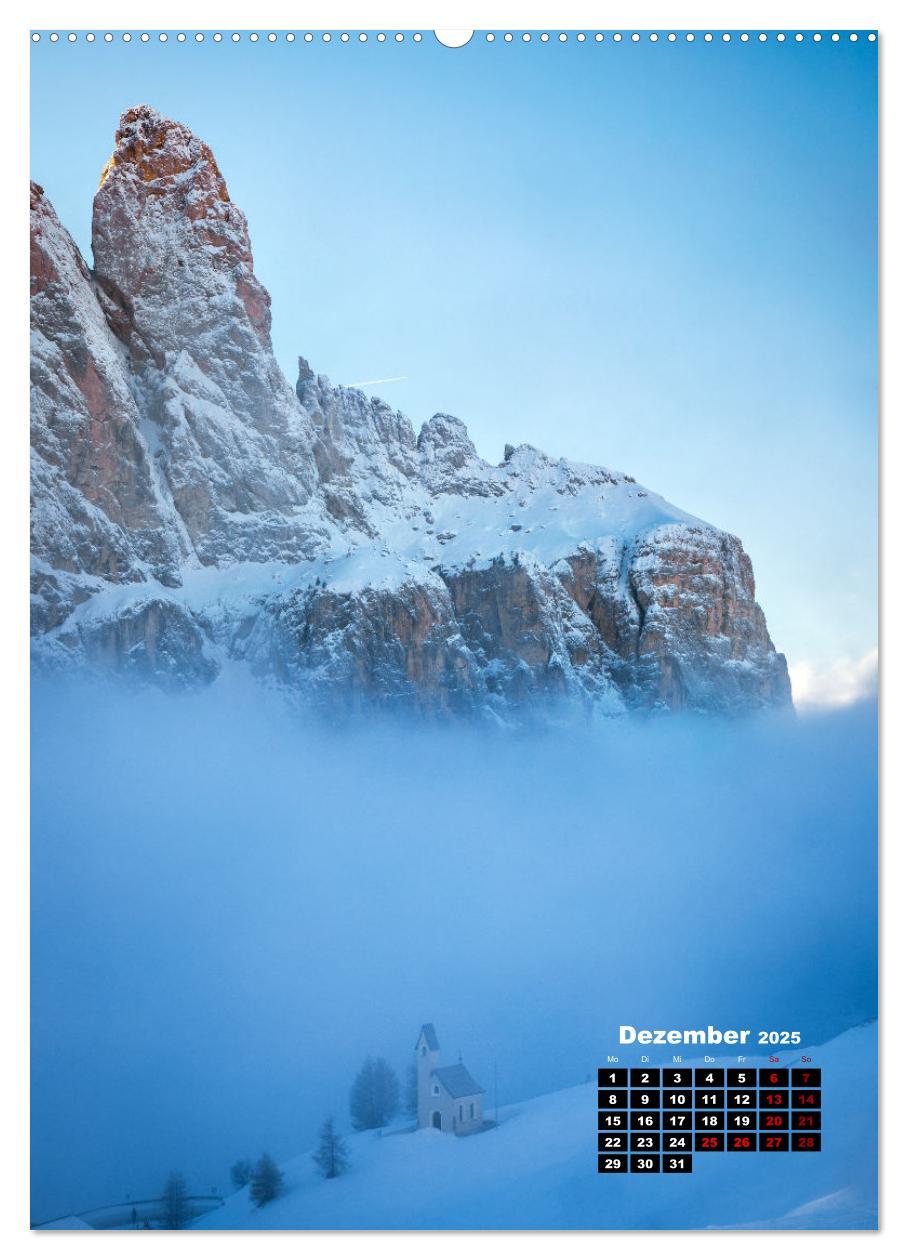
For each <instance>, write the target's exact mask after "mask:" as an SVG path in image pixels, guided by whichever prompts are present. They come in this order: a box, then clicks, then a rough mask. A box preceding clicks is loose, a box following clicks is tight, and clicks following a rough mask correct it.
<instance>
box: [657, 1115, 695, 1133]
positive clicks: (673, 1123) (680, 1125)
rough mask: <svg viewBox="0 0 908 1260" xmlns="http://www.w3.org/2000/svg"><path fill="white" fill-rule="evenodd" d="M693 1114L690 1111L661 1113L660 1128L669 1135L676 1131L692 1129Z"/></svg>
mask: <svg viewBox="0 0 908 1260" xmlns="http://www.w3.org/2000/svg"><path fill="white" fill-rule="evenodd" d="M692 1121H693V1112H690V1111H663V1113H662V1128H663V1129H665V1130H667V1132H669V1133H674V1132H675V1131H676V1130H678V1129H690V1128H692V1127H693V1124H692Z"/></svg>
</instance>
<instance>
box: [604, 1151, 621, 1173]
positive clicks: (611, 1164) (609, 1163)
mask: <svg viewBox="0 0 908 1260" xmlns="http://www.w3.org/2000/svg"><path fill="white" fill-rule="evenodd" d="M599 1171H600V1172H601V1173H626V1172H627V1156H626V1155H600V1156H599Z"/></svg>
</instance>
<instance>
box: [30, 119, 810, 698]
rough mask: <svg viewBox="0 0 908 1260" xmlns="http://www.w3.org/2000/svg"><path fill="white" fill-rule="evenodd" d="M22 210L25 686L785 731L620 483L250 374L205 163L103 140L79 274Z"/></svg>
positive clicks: (694, 534) (709, 536) (678, 544)
mask: <svg viewBox="0 0 908 1260" xmlns="http://www.w3.org/2000/svg"><path fill="white" fill-rule="evenodd" d="M31 206H32V231H33V236H32V330H33V340H32V496H33V511H32V552H33V574H34V583H33V628H34V634H35V637H36V648H35V660H36V661H38V662H40V663H42V664H44V665H47V666H50V667H56V668H60V669H66V668H77V669H83V668H87V669H91V670H101V671H103V672H105V673H107V672H115V673H119V674H121V675H125V676H128V677H130V678H135V679H137V680H141V681H144V682H148V681H151V682H153V683H155V684H157V685H162V686H182V685H196V684H199V685H200V684H204V683H207V682H210V681H211V680H212V679H213V678H214V677H215V676H216V675H217V674H218V672H219V671H220V670H221V669H223V668H224V666H225V665H227V664H228V663H231V665H232V666H233V667H240V666H242V667H245V668H247V669H248V670H249V671H251V673H252V674H253V675H255V676H257V677H259V678H261V679H262V680H263V681H265V682H266V683H267V684H268V685H271V686H279V687H281V688H282V689H284V690H285V691H286V693H287V694H288V695H289V696H291V697H293V698H294V699H295V700H297V701H298V702H299V703H300V704H302V705H304V706H305V705H310V706H311V705H318V706H325V707H327V708H328V709H329V710H330V712H331V713H332V715H333V714H335V713H336V712H337V710H338V707H340V708H342V709H346V710H347V711H355V710H358V709H361V708H362V707H363V706H364V705H366V704H367V703H368V704H373V703H374V704H377V705H379V706H392V705H393V706H395V707H397V706H400V705H405V706H407V707H410V708H415V709H416V710H418V711H421V712H426V713H433V714H439V713H448V714H450V713H454V712H457V713H469V714H491V715H494V718H495V720H496V721H497V720H501V719H504V720H511V718H512V717H513V716H514V715H515V714H516V712H517V711H518V710H520V709H523V708H527V707H529V706H530V705H538V704H541V705H542V706H544V707H545V706H551V705H557V706H561V705H563V704H565V703H570V704H579V705H581V706H583V707H585V708H587V709H590V710H595V711H598V712H606V713H616V712H622V711H624V710H626V709H629V708H644V709H646V708H649V709H652V708H663V709H682V708H697V709H707V710H718V711H723V712H737V711H740V710H746V709H753V708H758V707H761V706H763V705H773V704H782V705H784V704H787V703H789V702H790V692H789V686H788V676H787V671H786V666H785V659H784V657H782V656H780V655H779V654H778V653H777V652H776V651H775V649H774V647H773V645H772V642H771V640H770V638H769V635H768V633H767V630H766V625H765V621H764V619H763V614H762V612H761V611H760V609H759V606H758V605H757V604H756V602H755V598H754V582H753V574H752V570H751V567H750V561H749V560H748V558H747V556H746V555H745V553H744V551H743V548H742V546H741V543H740V542H739V541H738V540H737V539H736V538H734V537H733V536H732V535H730V534H727V533H725V532H724V531H722V530H718V529H715V528H714V527H712V526H710V525H708V524H706V523H705V522H703V521H700V520H698V519H697V518H695V517H693V516H690V515H689V514H688V513H686V512H683V511H681V510H680V509H678V508H676V507H673V506H672V505H671V504H670V503H667V502H666V501H665V500H664V499H662V498H660V496H659V495H657V494H654V493H653V492H651V491H648V490H646V489H645V488H643V487H641V486H638V485H637V484H636V483H635V482H634V481H633V479H632V478H629V477H627V476H625V475H624V474H620V473H615V472H612V471H610V470H608V469H605V468H599V467H594V466H592V465H587V464H578V463H572V462H570V461H567V460H563V459H552V458H550V457H549V456H547V455H545V454H543V453H542V452H540V451H538V450H536V449H535V448H534V447H532V446H528V445H517V446H510V445H509V446H508V447H507V448H506V450H505V459H504V462H503V463H502V464H499V465H497V466H495V467H493V466H491V465H490V464H488V463H486V462H485V461H484V460H483V459H481V458H480V457H479V455H478V454H477V452H476V448H475V446H474V445H473V442H472V441H471V440H470V437H469V434H468V432H467V428H466V425H465V424H464V423H463V421H461V420H460V419H458V418H457V417H455V416H451V415H449V414H446V413H443V412H439V413H436V414H435V415H433V416H432V417H431V419H430V420H428V421H427V422H426V423H425V424H424V425H423V426H422V428H421V429H420V431H419V435H418V437H417V435H416V433H415V432H414V429H413V426H412V424H411V423H410V421H409V419H408V418H407V417H406V416H405V415H403V414H402V413H401V412H400V411H398V410H396V409H395V408H393V407H391V406H389V405H388V404H387V403H386V402H384V401H383V400H382V399H380V398H376V397H369V396H367V395H366V394H365V393H363V392H362V391H361V390H360V389H357V388H353V387H345V386H335V385H332V384H331V382H330V381H329V380H328V378H327V377H326V376H324V375H320V374H318V373H317V372H316V371H314V370H313V368H312V367H310V365H309V363H308V362H307V361H306V359H304V358H301V359H300V362H299V375H298V379H297V382H296V389H295V390H294V389H292V388H291V387H290V385H289V383H288V381H287V380H286V379H285V377H284V376H283V374H282V373H281V371H280V369H279V368H278V365H277V363H276V362H275V359H274V355H273V353H272V349H271V342H270V332H269V325H270V301H269V298H268V294H267V293H266V291H265V289H264V288H263V287H262V285H261V283H260V282H259V280H258V279H257V278H256V276H255V273H254V270H253V260H252V250H251V247H250V242H249V233H248V230H247V225H246V219H245V216H244V215H243V213H242V211H241V210H240V209H239V208H238V207H237V206H236V205H234V203H233V202H232V201H231V200H230V195H229V193H228V190H227V185H226V183H225V181H224V178H223V176H222V174H221V172H220V170H219V168H218V165H217V162H216V161H215V159H214V156H213V154H212V152H211V150H210V149H209V147H208V146H207V145H206V144H205V143H204V142H203V141H202V140H200V139H199V138H198V137H197V136H195V135H194V134H193V132H192V131H190V130H189V128H188V127H186V126H184V125H183V124H181V123H178V122H173V121H171V120H170V119H167V118H165V117H163V116H162V115H161V114H159V113H158V112H157V111H156V110H154V109H152V108H151V107H149V106H147V105H141V106H137V107H136V108H134V109H131V110H128V111H127V112H126V113H125V114H124V115H123V117H122V118H121V120H120V126H119V128H118V130H117V133H116V141H115V147H114V152H113V155H112V157H111V159H110V161H109V163H108V165H107V167H106V168H105V171H104V174H103V176H102V179H101V185H100V187H99V189H98V191H97V193H96V195H95V200H94V213H93V221H92V245H93V250H94V270H93V271H90V270H89V268H88V267H87V266H86V265H85V262H84V261H83V260H82V258H81V257H80V255H79V251H78V250H77V249H76V247H75V244H74V243H73V241H72V239H71V238H70V236H69V234H68V233H67V232H66V230H65V229H64V228H63V227H62V225H61V224H60V223H59V221H58V220H57V217H56V215H55V213H54V211H53V207H52V206H51V205H50V203H49V202H48V201H47V198H46V197H45V196H44V195H43V192H42V190H41V187H40V185H37V184H33V185H32V187H31Z"/></svg>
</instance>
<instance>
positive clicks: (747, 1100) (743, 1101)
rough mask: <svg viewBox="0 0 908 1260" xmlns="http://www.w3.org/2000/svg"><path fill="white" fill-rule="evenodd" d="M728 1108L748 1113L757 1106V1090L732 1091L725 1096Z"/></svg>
mask: <svg viewBox="0 0 908 1260" xmlns="http://www.w3.org/2000/svg"><path fill="white" fill-rule="evenodd" d="M725 1105H726V1107H729V1108H731V1107H734V1108H735V1109H736V1110H738V1111H742V1110H744V1111H748V1110H750V1109H751V1108H753V1107H756V1105H757V1091H756V1090H755V1089H730V1090H728V1091H727V1092H726V1095H725Z"/></svg>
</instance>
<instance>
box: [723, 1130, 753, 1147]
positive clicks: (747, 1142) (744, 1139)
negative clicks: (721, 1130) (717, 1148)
mask: <svg viewBox="0 0 908 1260" xmlns="http://www.w3.org/2000/svg"><path fill="white" fill-rule="evenodd" d="M726 1149H727V1150H729V1151H755V1150H756V1149H757V1135H756V1133H729V1135H728V1146H727V1148H726Z"/></svg>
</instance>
